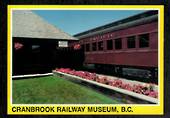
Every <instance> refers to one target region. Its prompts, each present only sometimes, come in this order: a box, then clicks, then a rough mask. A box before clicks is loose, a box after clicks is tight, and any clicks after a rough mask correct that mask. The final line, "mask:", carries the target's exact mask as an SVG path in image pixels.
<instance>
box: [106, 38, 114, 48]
mask: <svg viewBox="0 0 170 118" xmlns="http://www.w3.org/2000/svg"><path fill="white" fill-rule="evenodd" d="M112 49H113V40H107V50H112Z"/></svg>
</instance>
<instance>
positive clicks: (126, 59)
mask: <svg viewBox="0 0 170 118" xmlns="http://www.w3.org/2000/svg"><path fill="white" fill-rule="evenodd" d="M75 37H77V38H79V39H80V40H79V42H78V43H79V44H80V45H81V46H82V48H84V53H85V61H84V63H85V64H95V65H96V67H97V66H99V65H100V66H101V65H105V66H106V65H113V66H114V67H119V68H122V67H135V68H146V69H149V70H151V72H152V76H155V70H157V67H158V12H157V11H147V12H144V13H141V14H137V15H134V16H131V17H128V18H125V19H122V20H119V21H117V22H113V23H110V24H107V25H104V26H101V27H97V28H95V29H91V30H88V31H86V32H82V33H79V34H77V35H75ZM75 44H77V42H76V43H72V44H70V46H73V45H75Z"/></svg>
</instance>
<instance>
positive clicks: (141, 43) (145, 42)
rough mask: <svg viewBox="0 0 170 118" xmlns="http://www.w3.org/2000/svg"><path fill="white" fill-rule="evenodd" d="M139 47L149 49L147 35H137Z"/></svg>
mask: <svg viewBox="0 0 170 118" xmlns="http://www.w3.org/2000/svg"><path fill="white" fill-rule="evenodd" d="M139 47H140V48H145V47H149V34H142V35H139Z"/></svg>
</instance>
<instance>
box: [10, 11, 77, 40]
mask: <svg viewBox="0 0 170 118" xmlns="http://www.w3.org/2000/svg"><path fill="white" fill-rule="evenodd" d="M12 37H26V38H39V39H65V40H78V39H77V38H75V37H73V36H71V35H69V34H67V33H66V32H64V31H62V30H60V29H59V28H57V27H55V26H53V25H51V24H49V23H48V22H46V21H45V20H44V19H42V18H41V17H40V16H38V15H36V14H35V13H33V12H32V11H30V10H13V12H12Z"/></svg>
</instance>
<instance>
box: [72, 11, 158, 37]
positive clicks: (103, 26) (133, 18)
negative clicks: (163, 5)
mask: <svg viewBox="0 0 170 118" xmlns="http://www.w3.org/2000/svg"><path fill="white" fill-rule="evenodd" d="M157 14H158V11H157V10H152V11H146V12H143V13H140V14H137V15H133V16H130V17H128V18H125V19H122V20H118V21H116V22H112V23H109V24H106V25H102V26H99V27H96V28H93V29H90V30H87V31H84V32H81V33H78V34H75V35H74V36H75V37H79V36H82V35H86V34H90V33H93V32H97V31H100V30H104V29H107V28H111V27H114V26H118V25H121V24H125V23H128V22H132V21H136V20H139V19H142V18H147V17H150V16H153V15H157Z"/></svg>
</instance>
